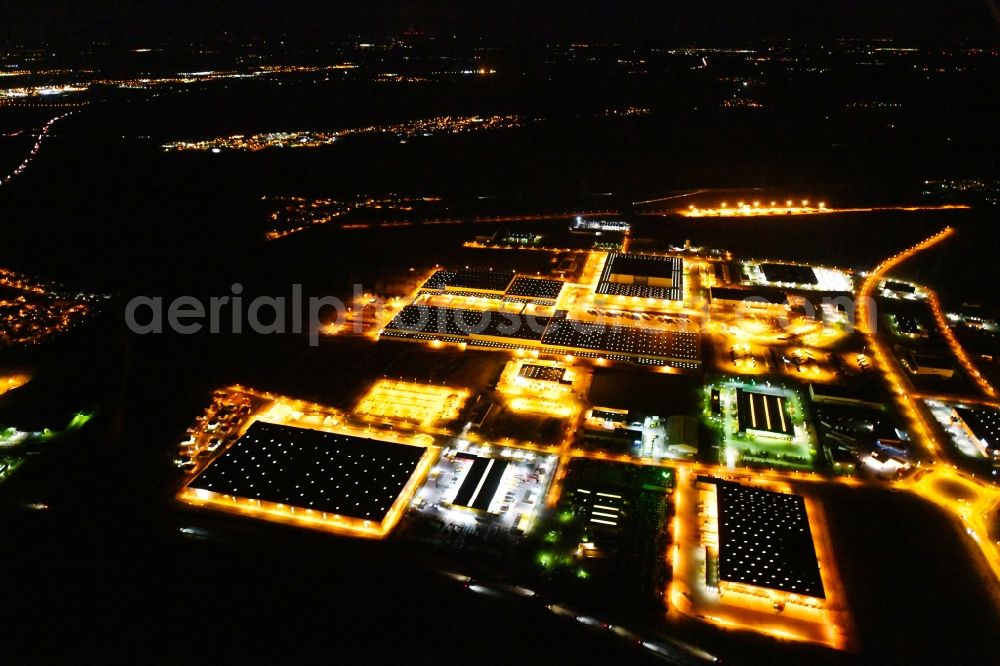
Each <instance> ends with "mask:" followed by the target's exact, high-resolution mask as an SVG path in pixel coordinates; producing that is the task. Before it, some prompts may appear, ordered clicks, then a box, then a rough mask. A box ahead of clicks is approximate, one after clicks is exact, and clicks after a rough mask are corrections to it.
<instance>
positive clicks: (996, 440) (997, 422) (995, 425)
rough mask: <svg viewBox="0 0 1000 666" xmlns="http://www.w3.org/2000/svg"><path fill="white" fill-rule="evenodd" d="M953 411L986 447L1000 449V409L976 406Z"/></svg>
mask: <svg viewBox="0 0 1000 666" xmlns="http://www.w3.org/2000/svg"><path fill="white" fill-rule="evenodd" d="M955 411H957V412H958V415H959V416H961V417H962V420H963V421H965V424H966V425H967V426H969V430H971V431H972V433H973V434H974V435H975V436H976V437H978V438H979V440H980V441H981V442H983V444H984V445H986V448H988V449H990V450H1000V411H997V410H995V409H982V408H978V407H977V408H973V409H958V410H955Z"/></svg>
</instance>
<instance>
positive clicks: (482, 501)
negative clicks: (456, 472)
mask: <svg viewBox="0 0 1000 666" xmlns="http://www.w3.org/2000/svg"><path fill="white" fill-rule="evenodd" d="M463 457H466V456H463ZM506 469H507V461H506V460H501V459H499V458H482V457H479V456H473V457H472V464H471V465H470V466H469V471H468V472H466V474H465V479H464V480H463V481H462V485H461V486H459V488H458V494H457V495H455V499H454V501H453V502H452V503H453V504H456V505H458V506H464V507H467V508H470V509H476V510H477V511H487V510H488V509H489V508H490V504H492V503H493V496H494V495H496V492H497V488H499V487H500V481H501V479H503V473H504V471H505V470H506Z"/></svg>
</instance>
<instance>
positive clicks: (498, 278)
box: [423, 269, 514, 293]
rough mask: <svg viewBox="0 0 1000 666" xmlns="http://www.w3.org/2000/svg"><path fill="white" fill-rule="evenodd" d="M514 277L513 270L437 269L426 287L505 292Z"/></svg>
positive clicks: (426, 283)
mask: <svg viewBox="0 0 1000 666" xmlns="http://www.w3.org/2000/svg"><path fill="white" fill-rule="evenodd" d="M513 279H514V272H513V271H489V270H475V269H467V270H461V271H446V270H441V271H437V272H435V273H434V275H432V276H431V277H430V278H429V279H428V280H427V282H425V283H424V284H423V288H424V289H449V290H463V289H467V290H471V291H493V292H498V293H503V292H504V291H506V289H507V287H508V286H509V285H510V283H511V281H513Z"/></svg>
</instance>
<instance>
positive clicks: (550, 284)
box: [507, 277, 565, 300]
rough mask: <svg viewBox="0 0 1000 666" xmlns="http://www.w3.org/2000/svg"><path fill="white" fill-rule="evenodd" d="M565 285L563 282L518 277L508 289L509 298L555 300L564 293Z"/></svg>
mask: <svg viewBox="0 0 1000 666" xmlns="http://www.w3.org/2000/svg"><path fill="white" fill-rule="evenodd" d="M563 284H565V283H564V282H562V281H561V280H547V279H544V278H531V277H517V278H514V281H513V282H511V284H510V286H509V287H507V296H520V297H527V298H543V299H548V300H555V299H557V298H559V292H560V291H562V288H563Z"/></svg>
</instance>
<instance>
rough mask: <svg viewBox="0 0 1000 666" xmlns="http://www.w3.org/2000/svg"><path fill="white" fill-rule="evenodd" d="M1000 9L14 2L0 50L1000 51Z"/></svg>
mask: <svg viewBox="0 0 1000 666" xmlns="http://www.w3.org/2000/svg"><path fill="white" fill-rule="evenodd" d="M997 5H998V3H997V0H947V1H942V0H911V1H909V2H899V1H897V0H838V1H836V2H834V1H830V0H827V1H826V2H812V1H810V2H803V1H801V0H778V1H773V0H772V1H758V2H749V1H746V0H728V1H726V0H660V1H658V2H657V1H652V0H640V1H636V2H621V1H618V0H545V1H544V2H542V1H538V0H517V1H514V2H485V1H482V0H417V1H411V2H403V1H400V0H391V1H388V2H386V1H377V2H365V1H355V2H338V1H336V0H334V1H330V0H326V1H323V0H289V1H286V2H276V1H267V0H240V1H238V2H237V1H233V0H219V1H212V2H204V1H200V2H192V1H190V0H175V1H173V2H150V1H148V0H79V1H61V2H59V1H55V0H13V1H8V2H5V3H4V9H3V21H2V22H3V24H4V25H3V30H0V41H5V40H6V41H12V42H14V43H18V42H20V43H32V42H34V43H38V42H40V41H41V40H47V41H50V42H53V43H55V42H78V41H80V42H88V41H94V40H99V41H109V42H111V43H113V44H121V45H124V46H134V45H136V44H138V43H145V42H148V41H150V40H153V41H192V40H194V41H198V40H210V39H217V38H219V37H220V36H224V35H229V36H230V37H232V38H235V39H239V40H249V41H253V40H262V39H275V38H277V39H280V38H282V37H288V38H291V39H299V40H304V41H308V42H314V43H317V44H319V43H324V42H328V41H329V40H331V39H340V38H343V37H346V36H351V35H362V36H378V35H388V34H396V33H400V32H403V31H407V30H410V31H419V32H425V33H428V34H430V35H437V36H450V35H458V36H460V37H473V36H474V37H486V38H495V39H503V40H508V41H509V40H511V39H521V40H526V41H528V40H539V39H573V40H581V39H587V40H620V39H621V40H624V39H630V40H635V39H640V40H656V41H661V40H669V41H671V42H682V43H693V42H698V43H708V42H727V41H734V40H743V41H745V40H749V39H754V38H761V37H763V38H769V39H781V38H789V39H792V40H794V41H798V40H803V39H809V40H816V39H829V38H841V37H858V38H868V37H894V38H898V39H903V40H909V41H916V42H941V43H959V42H964V41H969V40H971V41H990V42H997V41H1000V19H998V18H997V17H998V16H1000V10H998V9H997Z"/></svg>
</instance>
